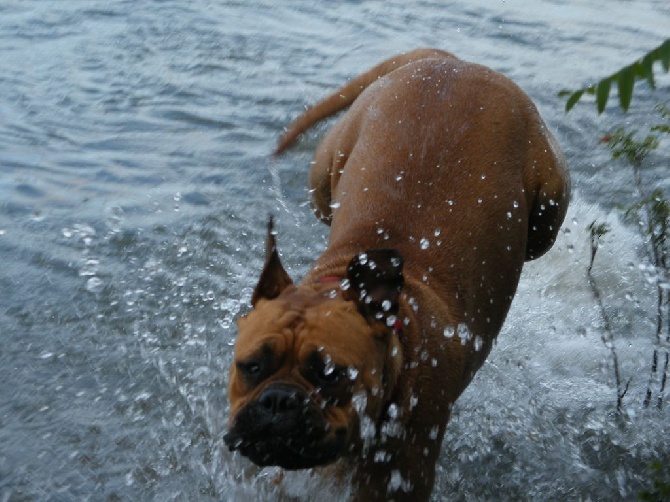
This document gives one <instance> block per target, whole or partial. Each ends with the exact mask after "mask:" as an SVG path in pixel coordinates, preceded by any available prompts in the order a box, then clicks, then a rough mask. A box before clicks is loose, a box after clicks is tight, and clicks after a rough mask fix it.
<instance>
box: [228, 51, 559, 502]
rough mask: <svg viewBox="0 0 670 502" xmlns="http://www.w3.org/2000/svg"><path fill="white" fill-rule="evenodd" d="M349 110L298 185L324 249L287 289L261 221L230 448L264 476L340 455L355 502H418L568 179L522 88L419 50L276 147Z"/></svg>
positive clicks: (240, 344) (362, 79) (550, 228)
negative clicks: (260, 263)
mask: <svg viewBox="0 0 670 502" xmlns="http://www.w3.org/2000/svg"><path fill="white" fill-rule="evenodd" d="M348 105H352V106H351V108H350V109H349V111H348V112H347V113H346V115H344V116H343V117H342V118H341V119H340V120H339V121H338V122H337V123H336V124H335V125H334V127H333V128H332V129H331V130H330V131H329V132H328V134H327V135H326V137H325V138H324V140H323V141H322V142H321V144H320V145H319V147H318V149H317V152H316V156H315V160H314V163H313V165H312V168H311V173H310V186H311V188H312V190H313V195H314V204H315V210H316V213H317V214H318V216H319V217H320V218H321V219H322V220H324V221H325V222H326V223H328V224H330V225H331V233H330V238H329V242H328V248H327V249H326V250H325V252H324V253H323V255H322V256H321V257H320V258H319V259H318V260H317V262H316V264H315V265H314V266H313V267H312V268H311V270H310V271H309V273H308V274H307V277H306V278H305V279H304V280H303V281H302V283H300V284H299V285H297V286H296V285H294V284H293V283H292V281H291V279H290V278H289V276H288V274H287V273H286V271H285V270H284V268H283V267H282V265H281V263H280V260H279V255H278V253H277V250H276V248H275V238H274V235H273V232H272V228H271V226H272V225H271V224H270V229H269V233H268V243H267V256H266V263H265V267H264V269H263V271H262V273H261V276H260V280H259V282H258V285H257V286H256V289H255V291H254V294H253V297H252V301H251V303H252V305H253V307H254V308H253V310H252V311H251V312H250V313H249V314H248V315H247V316H245V317H243V318H241V319H240V320H239V323H238V324H239V333H238V337H237V342H236V345H235V362H234V365H233V366H232V368H231V372H230V384H229V399H230V413H231V416H230V431H229V433H228V434H227V435H226V437H225V441H226V443H227V444H228V446H229V447H230V448H231V449H237V450H239V451H240V452H241V453H242V454H243V455H245V456H247V457H248V458H250V459H251V460H252V461H253V462H255V463H256V464H258V465H261V466H263V465H277V466H281V467H284V468H286V469H303V468H311V467H317V466H324V465H326V464H331V463H334V462H336V461H337V463H336V464H335V465H336V466H339V467H340V468H342V469H343V470H345V469H349V470H350V471H352V472H353V478H352V479H353V493H354V497H355V499H356V500H360V501H374V500H391V499H393V500H412V501H419V500H427V499H428V498H429V496H430V493H431V490H432V487H433V482H434V477H435V463H436V461H437V458H438V455H439V451H440V445H441V442H442V438H443V436H444V432H445V427H446V424H447V421H448V419H449V414H450V411H451V407H452V405H453V403H454V401H456V399H457V398H458V396H459V395H460V394H461V392H463V390H464V389H465V387H466V386H467V385H468V383H469V382H470V380H471V379H472V377H473V375H474V374H475V372H476V371H477V369H478V368H479V367H480V366H481V365H482V363H483V362H484V359H485V358H486V356H487V355H488V353H489V351H490V349H491V345H492V343H493V340H494V339H495V337H496V335H497V334H498V331H499V330H500V328H501V326H502V323H503V321H504V319H505V316H506V314H507V311H508V309H509V306H510V303H511V301H512V297H513V296H514V293H515V290H516V287H517V283H518V280H519V275H520V274H521V268H522V266H523V262H524V260H530V259H533V258H537V257H538V256H540V255H542V254H543V253H544V252H546V251H547V250H548V249H549V248H550V247H551V245H552V244H553V242H554V239H555V237H556V234H557V232H558V229H559V227H560V225H561V223H562V221H563V218H564V216H565V211H566V209H567V205H568V196H569V189H570V184H569V179H568V174H567V170H566V164H565V160H564V158H563V155H562V154H561V152H560V150H559V148H558V146H557V145H556V142H555V140H554V139H553V137H552V135H551V134H550V133H549V131H548V130H547V128H546V126H545V125H544V123H543V122H542V120H541V119H540V117H539V115H538V112H537V110H536V108H535V106H534V105H533V103H532V102H531V101H530V99H529V98H528V97H527V96H526V95H525V94H524V93H523V91H521V89H519V88H518V87H517V86H516V85H515V84H513V83H512V82H511V81H510V80H508V79H507V78H505V77H504V76H502V75H500V74H498V73H496V72H494V71H492V70H490V69H488V68H485V67H483V66H479V65H475V64H471V63H467V62H464V61H462V60H460V59H457V58H456V57H454V56H453V55H451V54H449V53H447V52H443V51H439V50H431V49H419V50H416V51H413V52H410V53H408V54H404V55H399V56H396V57H394V58H391V59H389V60H387V61H385V62H383V63H381V64H380V65H378V66H376V67H375V68H373V69H371V70H370V71H368V72H367V73H364V74H363V75H361V76H359V77H357V78H356V79H354V80H353V81H352V82H351V83H349V84H348V85H345V86H344V87H342V88H341V89H339V90H338V91H337V92H335V93H334V94H333V95H332V96H330V97H328V98H326V99H325V100H323V101H321V102H320V103H318V104H317V105H315V106H314V107H312V108H310V109H309V110H307V111H306V112H305V113H304V114H303V115H302V116H301V117H299V118H298V119H297V120H296V121H295V122H294V123H293V124H292V125H291V126H290V127H289V129H288V131H287V132H286V134H285V135H284V136H283V137H282V139H281V140H280V142H279V146H278V149H277V152H278V153H281V152H282V151H283V150H284V149H286V148H287V147H288V146H290V145H291V143H293V141H294V140H295V139H296V138H297V137H298V136H299V135H300V134H301V133H302V132H304V131H305V130H307V129H308V128H309V127H310V126H311V125H313V124H314V123H316V122H318V121H319V120H321V119H323V118H325V117H327V116H329V115H331V114H333V113H335V112H337V111H338V110H340V109H343V108H345V107H347V106H348ZM332 470H333V469H332V468H331V469H326V470H325V471H326V472H328V473H329V474H332ZM318 471H319V472H322V471H323V469H320V470H318Z"/></svg>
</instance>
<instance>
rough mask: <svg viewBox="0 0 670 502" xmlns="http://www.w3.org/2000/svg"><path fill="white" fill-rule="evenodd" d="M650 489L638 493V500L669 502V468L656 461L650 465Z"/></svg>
mask: <svg viewBox="0 0 670 502" xmlns="http://www.w3.org/2000/svg"><path fill="white" fill-rule="evenodd" d="M651 472H652V478H653V481H652V487H651V488H650V489H647V490H644V491H642V492H640V493H638V495H637V498H638V500H643V501H645V502H663V501H670V466H668V465H664V464H663V462H661V461H660V460H659V461H656V462H654V463H653V464H651Z"/></svg>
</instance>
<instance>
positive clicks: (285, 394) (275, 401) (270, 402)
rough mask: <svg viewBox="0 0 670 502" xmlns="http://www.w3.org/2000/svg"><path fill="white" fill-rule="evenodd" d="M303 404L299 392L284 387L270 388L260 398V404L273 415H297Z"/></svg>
mask: <svg viewBox="0 0 670 502" xmlns="http://www.w3.org/2000/svg"><path fill="white" fill-rule="evenodd" d="M302 402H303V398H302V396H301V395H300V392H299V391H297V390H296V389H294V388H291V387H284V386H273V387H268V388H267V389H265V390H264V391H263V392H262V393H261V395H260V396H258V404H259V405H260V406H262V407H263V408H264V409H265V410H267V411H269V412H270V413H272V414H282V415H283V414H286V413H289V414H290V413H295V412H297V411H298V410H299V409H300V407H301V405H302Z"/></svg>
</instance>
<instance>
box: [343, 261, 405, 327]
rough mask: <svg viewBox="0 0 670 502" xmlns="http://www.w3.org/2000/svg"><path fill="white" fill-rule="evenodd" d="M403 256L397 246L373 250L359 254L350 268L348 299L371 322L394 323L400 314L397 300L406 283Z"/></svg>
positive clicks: (345, 294)
mask: <svg viewBox="0 0 670 502" xmlns="http://www.w3.org/2000/svg"><path fill="white" fill-rule="evenodd" d="M402 267H403V258H402V256H401V255H400V253H399V252H398V251H396V250H395V249H373V250H370V251H365V252H363V253H359V254H358V255H357V256H355V257H354V258H353V259H352V260H351V262H349V267H348V268H347V279H348V281H349V285H348V286H349V287H348V289H347V290H345V291H344V296H345V298H346V299H348V300H353V301H355V302H356V303H357V305H358V310H359V312H360V313H361V315H362V316H363V317H365V319H366V320H367V321H368V322H369V323H370V324H373V323H375V322H384V323H386V325H387V326H392V325H393V323H394V320H395V317H396V316H397V315H398V299H399V297H400V290H401V289H402V287H403V284H404V278H403V275H402Z"/></svg>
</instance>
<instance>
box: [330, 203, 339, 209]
mask: <svg viewBox="0 0 670 502" xmlns="http://www.w3.org/2000/svg"><path fill="white" fill-rule="evenodd" d="M341 205H342V204H340V203H339V202H331V203H330V208H331V209H339V208H340V206H341Z"/></svg>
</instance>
